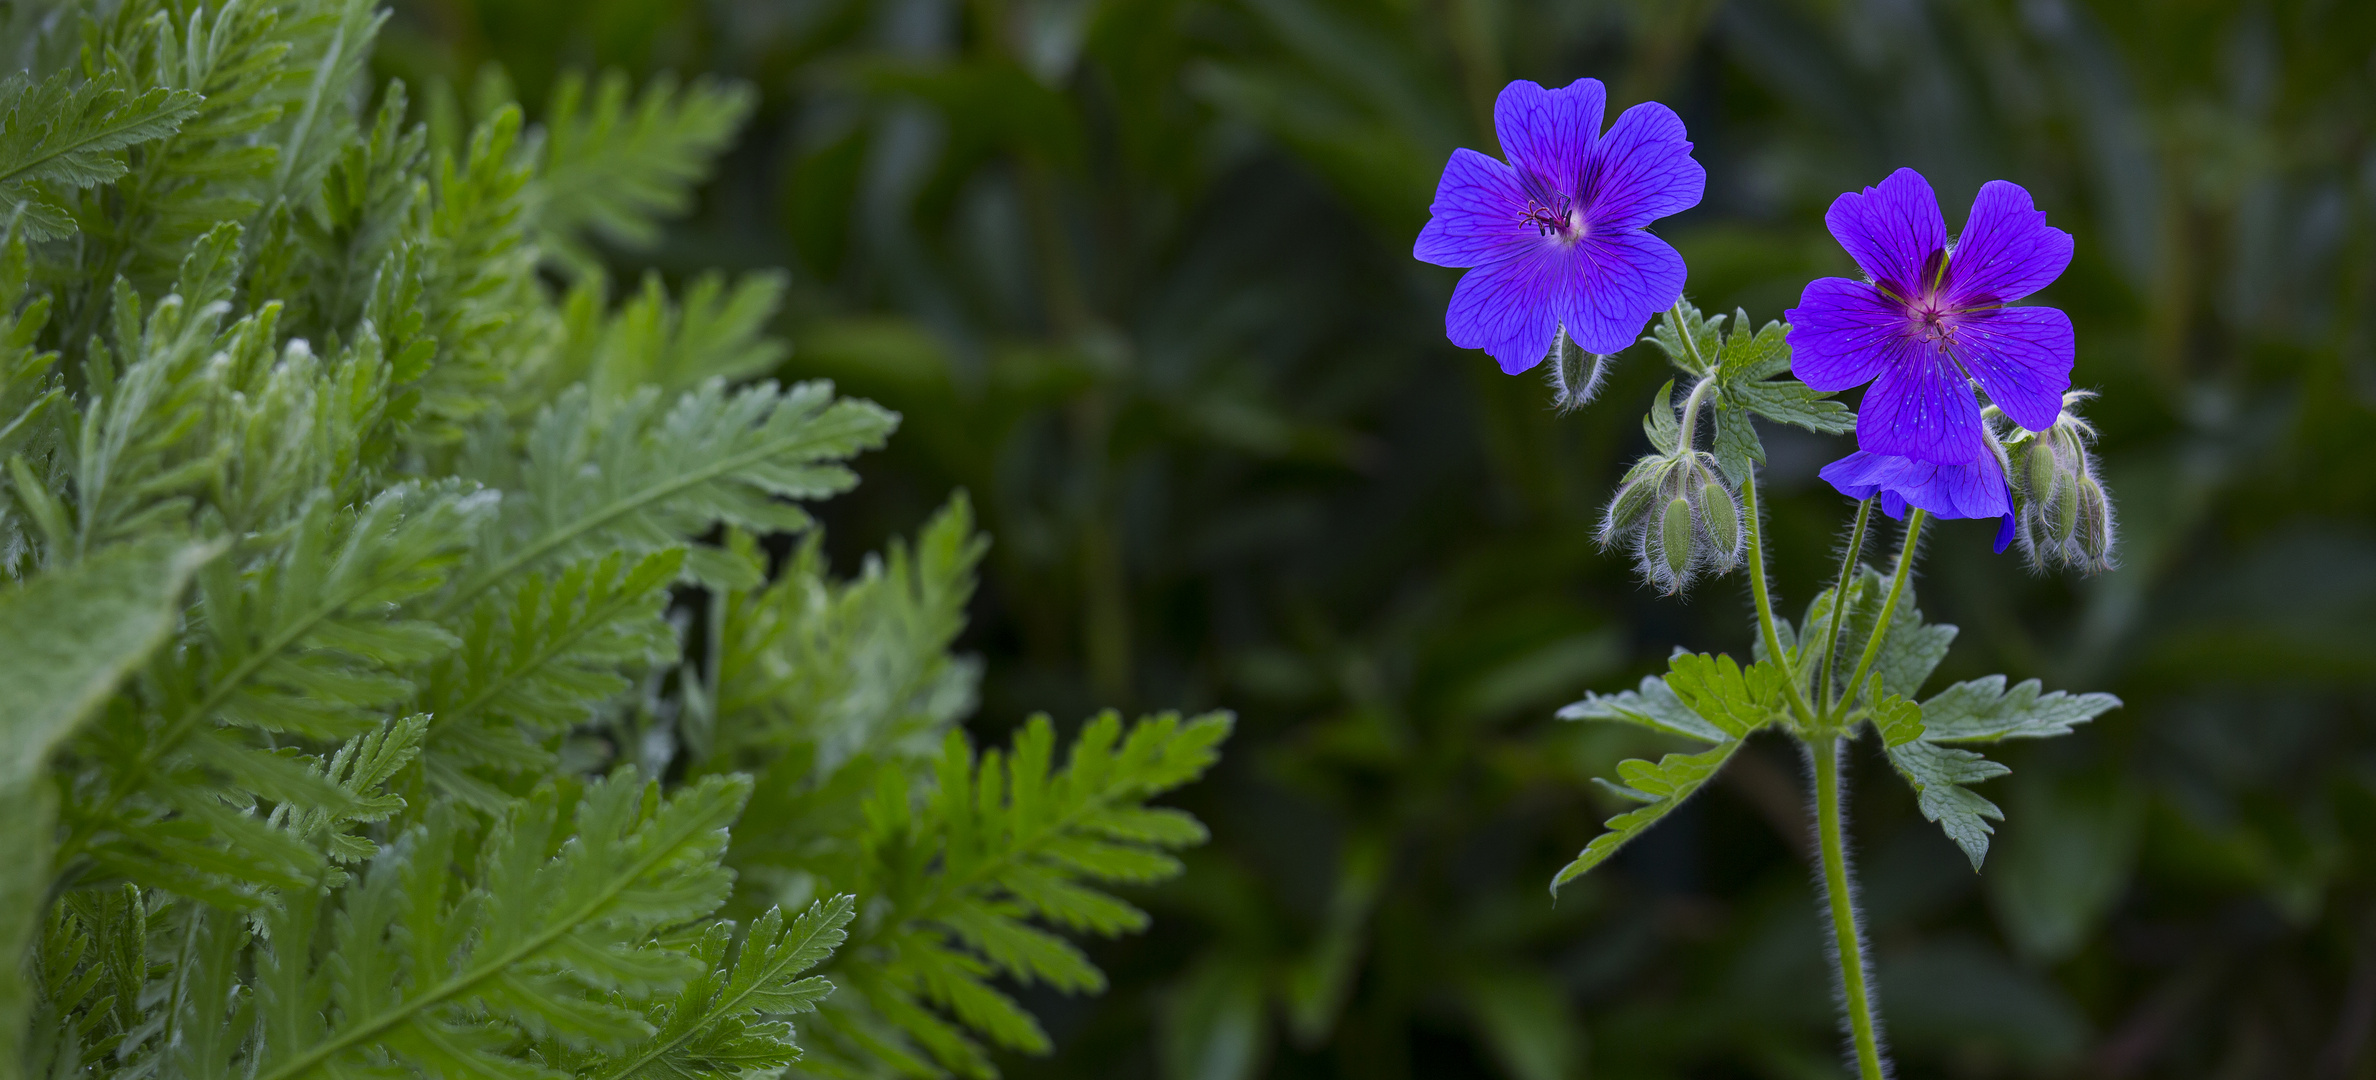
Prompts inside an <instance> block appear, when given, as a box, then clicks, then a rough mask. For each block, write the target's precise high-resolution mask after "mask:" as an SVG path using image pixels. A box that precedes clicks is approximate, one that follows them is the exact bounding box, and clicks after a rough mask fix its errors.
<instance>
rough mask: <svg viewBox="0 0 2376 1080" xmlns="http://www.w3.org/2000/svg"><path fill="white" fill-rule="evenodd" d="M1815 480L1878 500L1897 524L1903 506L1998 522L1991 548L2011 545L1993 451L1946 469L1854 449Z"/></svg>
mask: <svg viewBox="0 0 2376 1080" xmlns="http://www.w3.org/2000/svg"><path fill="white" fill-rule="evenodd" d="M1820 475H1821V476H1822V477H1823V478H1824V479H1825V480H1828V481H1831V486H1833V487H1835V488H1838V489H1840V494H1842V495H1846V496H1848V497H1849V498H1851V499H1870V498H1872V497H1873V496H1875V495H1879V496H1881V512H1882V513H1884V514H1888V515H1889V516H1890V517H1893V518H1897V519H1900V520H1903V519H1904V518H1905V516H1906V508H1907V507H1909V506H1912V507H1915V508H1916V509H1920V510H1927V511H1930V515H1931V516H1932V517H1942V518H1985V517H2001V518H2003V519H2004V524H2002V525H1999V526H1997V536H1996V549H1997V550H1998V551H2003V550H2005V545H2006V544H2010V543H2012V542H2013V493H2012V491H2011V490H2010V489H2009V488H2007V487H2006V485H2005V469H2004V466H2002V465H2001V464H1999V463H1998V462H1997V457H1996V453H1995V451H1992V450H1985V449H1984V450H1982V451H1981V453H1980V456H1979V457H1977V458H1974V459H1972V460H1971V461H1968V462H1965V463H1963V464H1961V465H1946V464H1941V463H1939V462H1936V461H1917V460H1915V459H1913V458H1905V457H1897V456H1894V455H1889V454H1875V453H1871V452H1869V451H1864V450H1858V451H1856V452H1855V453H1852V454H1850V455H1848V456H1847V457H1844V458H1841V459H1840V460H1838V461H1835V462H1832V463H1831V464H1829V465H1826V466H1824V467H1823V472H1822V473H1821V474H1820Z"/></svg>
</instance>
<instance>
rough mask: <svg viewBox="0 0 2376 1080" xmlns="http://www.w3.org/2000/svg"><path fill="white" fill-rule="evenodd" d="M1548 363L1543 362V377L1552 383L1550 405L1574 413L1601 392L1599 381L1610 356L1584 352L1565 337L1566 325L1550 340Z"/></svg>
mask: <svg viewBox="0 0 2376 1080" xmlns="http://www.w3.org/2000/svg"><path fill="white" fill-rule="evenodd" d="M1550 361H1551V362H1550V363H1548V364H1545V365H1543V367H1544V369H1545V371H1546V376H1545V378H1546V379H1547V381H1549V382H1550V384H1551V407H1552V408H1553V409H1554V410H1557V411H1559V412H1563V413H1564V412H1574V411H1576V410H1577V409H1581V408H1583V407H1584V406H1586V405H1589V404H1591V403H1592V399H1593V398H1595V397H1597V396H1599V395H1600V388H1601V381H1602V379H1603V378H1604V376H1605V374H1606V373H1607V371H1608V368H1609V358H1608V357H1606V356H1603V355H1601V354H1600V353H1595V352H1586V351H1584V350H1583V349H1582V348H1579V347H1578V346H1577V345H1576V343H1575V342H1574V341H1571V340H1569V339H1568V335H1567V328H1566V327H1564V326H1563V327H1561V328H1560V329H1559V336H1557V337H1555V338H1553V339H1552V340H1551V356H1550Z"/></svg>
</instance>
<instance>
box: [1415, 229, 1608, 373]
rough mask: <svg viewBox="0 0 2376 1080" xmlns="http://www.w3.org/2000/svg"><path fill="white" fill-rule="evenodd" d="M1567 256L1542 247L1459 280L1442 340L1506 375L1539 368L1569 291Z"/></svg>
mask: <svg viewBox="0 0 2376 1080" xmlns="http://www.w3.org/2000/svg"><path fill="white" fill-rule="evenodd" d="M1567 254H1568V253H1567V252H1566V251H1564V250H1561V249H1559V248H1557V247H1554V246H1549V245H1546V246H1543V247H1538V248H1535V249H1533V250H1531V251H1528V252H1526V253H1525V254H1522V255H1519V256H1518V257H1516V258H1511V259H1503V260H1501V261H1500V262H1491V263H1486V264H1485V265H1483V266H1480V267H1477V268H1476V269H1474V270H1471V271H1469V272H1468V273H1465V274H1462V275H1460V284H1459V285H1457V286H1455V287H1453V289H1452V306H1451V307H1449V308H1446V309H1445V310H1444V335H1445V336H1446V337H1449V338H1451V339H1452V344H1454V345H1458V346H1460V347H1461V348H1463V349H1483V350H1485V351H1486V352H1487V353H1490V354H1492V356H1493V359H1494V360H1495V361H1497V362H1499V363H1500V364H1501V369H1502V370H1503V371H1506V372H1509V373H1510V374H1512V375H1516V374H1518V373H1519V372H1521V371H1525V370H1527V369H1529V368H1532V367H1534V366H1535V365H1537V364H1540V363H1542V362H1543V358H1544V357H1546V356H1549V355H1550V354H1551V337H1552V334H1553V333H1555V332H1556V331H1557V330H1558V329H1559V317H1558V314H1557V311H1558V307H1557V305H1558V304H1559V303H1561V301H1562V300H1563V298H1564V297H1565V296H1566V294H1567V293H1568V291H1569V289H1570V288H1571V287H1572V286H1571V284H1570V280H1569V276H1568V275H1569V274H1570V273H1572V271H1571V270H1570V268H1569V266H1568V263H1569V259H1568V257H1567ZM1587 347H1588V348H1589V346H1587ZM1611 351H1614V350H1611Z"/></svg>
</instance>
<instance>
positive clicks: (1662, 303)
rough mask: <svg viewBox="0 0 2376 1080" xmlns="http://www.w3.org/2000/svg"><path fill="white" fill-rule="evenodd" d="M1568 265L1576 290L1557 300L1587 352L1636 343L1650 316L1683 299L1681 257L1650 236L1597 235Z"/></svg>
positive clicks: (1572, 332) (1579, 248)
mask: <svg viewBox="0 0 2376 1080" xmlns="http://www.w3.org/2000/svg"><path fill="white" fill-rule="evenodd" d="M1569 262H1570V269H1569V272H1570V274H1571V275H1572V277H1571V278H1570V281H1571V282H1572V285H1571V290H1572V291H1570V292H1568V293H1567V294H1566V295H1564V296H1561V297H1560V298H1559V308H1558V310H1559V321H1560V322H1562V323H1564V324H1566V325H1567V331H1568V337H1569V338H1571V339H1573V340H1574V341H1575V343H1576V344H1577V345H1579V346H1581V347H1582V348H1584V349H1585V350H1586V351H1587V352H1596V353H1613V352H1616V351H1618V350H1620V349H1623V348H1625V347H1626V346H1628V345H1632V344H1633V343H1634V342H1635V341H1637V340H1639V339H1640V338H1641V336H1642V327H1643V325H1645V324H1647V323H1648V322H1649V321H1650V317H1651V316H1653V315H1656V314H1658V313H1659V312H1661V311H1664V310H1666V309H1667V308H1670V307H1673V306H1674V305H1675V301H1676V300H1678V299H1680V298H1681V297H1682V296H1683V278H1684V268H1683V256H1681V255H1679V254H1677V253H1676V252H1675V249H1674V248H1672V247H1669V246H1667V242H1666V241H1664V240H1661V239H1659V238H1657V237H1655V236H1652V235H1650V234H1649V233H1646V232H1640V231H1638V230H1632V229H1628V230H1624V231H1620V232H1612V233H1603V234H1598V235H1594V236H1592V237H1589V238H1587V239H1585V240H1584V241H1582V242H1580V243H1578V244H1577V245H1576V247H1575V250H1574V252H1573V253H1572V254H1571V255H1570V258H1569Z"/></svg>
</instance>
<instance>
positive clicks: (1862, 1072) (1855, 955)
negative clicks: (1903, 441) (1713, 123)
mask: <svg viewBox="0 0 2376 1080" xmlns="http://www.w3.org/2000/svg"><path fill="white" fill-rule="evenodd" d="M1920 512H1921V511H1916V513H1920ZM1807 751H1808V753H1809V754H1810V755H1812V756H1813V757H1814V761H1815V831H1816V835H1817V839H1818V840H1819V842H1820V845H1821V847H1822V849H1823V891H1824V894H1825V897H1826V898H1827V899H1828V900H1829V901H1830V902H1831V919H1832V940H1833V942H1834V944H1835V945H1836V946H1837V948H1838V949H1839V957H1840V992H1841V1001H1842V1006H1843V1007H1844V1008H1846V1009H1847V1011H1848V1031H1849V1034H1850V1035H1851V1036H1853V1037H1854V1038H1855V1040H1856V1072H1857V1076H1858V1077H1860V1078H1861V1080H1885V1078H1886V1077H1887V1075H1888V1074H1887V1073H1885V1072H1883V1071H1882V1068H1881V1041H1880V1039H1879V1037H1878V1036H1876V1035H1875V1034H1874V1028H1875V1025H1874V1023H1873V1000H1872V994H1871V992H1870V991H1869V990H1868V989H1867V988H1866V984H1865V959H1864V931H1863V930H1862V929H1861V928H1859V927H1858V926H1857V925H1856V903H1855V901H1854V899H1853V897H1852V896H1851V895H1850V892H1849V885H1848V842H1847V839H1846V838H1845V837H1844V836H1843V835H1842V833H1843V830H1842V829H1841V826H1840V737H1839V736H1838V735H1834V734H1830V733H1826V734H1823V735H1819V736H1815V737H1813V738H1810V739H1808V740H1807Z"/></svg>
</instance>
